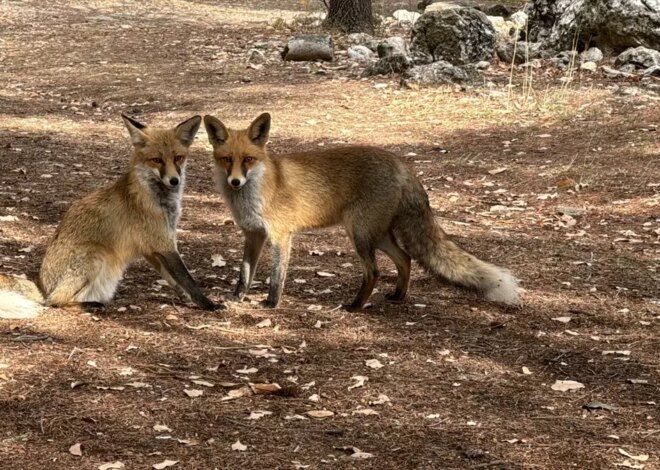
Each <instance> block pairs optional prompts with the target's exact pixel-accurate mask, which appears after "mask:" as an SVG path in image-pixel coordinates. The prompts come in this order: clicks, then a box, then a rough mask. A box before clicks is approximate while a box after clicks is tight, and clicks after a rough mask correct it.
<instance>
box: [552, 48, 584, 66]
mask: <svg viewBox="0 0 660 470" xmlns="http://www.w3.org/2000/svg"><path fill="white" fill-rule="evenodd" d="M577 57H578V54H577V52H576V51H561V52H560V53H559V54H557V55H556V56H555V57H553V58H552V65H554V66H555V67H557V68H558V69H565V68H567V67H570V66H573V67H577Z"/></svg>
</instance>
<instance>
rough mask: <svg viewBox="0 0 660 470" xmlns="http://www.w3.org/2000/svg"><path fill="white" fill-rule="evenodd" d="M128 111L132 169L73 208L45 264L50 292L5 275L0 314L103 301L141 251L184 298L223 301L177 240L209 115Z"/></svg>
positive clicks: (205, 304)
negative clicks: (200, 280) (209, 292)
mask: <svg viewBox="0 0 660 470" xmlns="http://www.w3.org/2000/svg"><path fill="white" fill-rule="evenodd" d="M122 118H123V120H124V123H125V124H126V128H127V129H128V132H129V134H130V137H131V141H132V143H133V147H134V150H133V156H132V158H131V162H130V166H129V170H128V172H127V173H126V174H124V176H122V177H121V178H120V179H119V180H118V181H117V182H115V183H114V184H112V185H110V186H108V187H106V188H103V189H99V190H97V191H95V192H94V193H92V194H90V195H88V196H86V197H84V198H83V199H81V200H79V201H76V202H74V203H73V204H72V205H71V207H70V208H69V210H68V211H67V212H66V214H65V215H64V218H63V219H62V222H61V223H60V225H59V227H58V228H57V231H56V232H55V236H54V237H53V239H52V241H51V242H50V244H49V246H48V248H47V250H46V254H45V256H44V259H43V263H42V265H41V271H40V273H39V291H40V293H41V295H43V298H39V292H37V289H36V288H31V287H30V284H31V283H29V281H25V280H21V279H16V278H11V277H8V276H4V275H0V318H26V317H31V316H35V315H37V314H38V313H39V311H40V309H41V305H40V304H44V305H46V306H54V307H68V306H73V305H79V306H81V307H83V308H91V307H99V306H101V305H100V304H105V303H107V302H109V301H110V300H111V299H112V297H113V296H114V293H115V290H116V288H117V284H118V283H119V281H120V280H121V278H122V275H123V273H124V270H125V269H126V268H127V266H128V265H129V263H131V262H132V261H134V260H135V259H136V258H139V257H144V258H146V260H147V261H148V262H149V263H151V265H153V267H154V268H156V270H157V271H158V272H159V273H160V275H161V276H162V277H163V279H165V280H166V281H167V282H168V283H169V284H170V286H171V287H172V288H173V289H174V290H175V291H176V292H177V294H178V295H179V296H180V297H181V298H182V299H184V300H186V301H188V300H191V299H192V300H193V301H194V302H195V303H196V304H197V305H199V306H200V307H201V308H203V309H206V310H212V309H215V308H216V307H217V306H216V305H215V304H214V303H213V302H212V301H211V300H210V299H208V298H207V297H206V296H205V295H204V294H203V293H202V291H201V290H200V289H199V287H198V286H197V284H196V283H195V281H194V280H193V278H192V277H191V275H190V273H189V272H188V270H187V269H186V266H185V265H184V263H183V261H182V260H181V257H180V256H179V253H178V251H177V244H176V226H177V223H178V221H179V216H180V215H181V196H182V194H183V185H184V180H185V168H186V160H187V156H188V148H189V147H190V145H191V144H192V142H193V139H194V138H195V134H196V133H197V130H198V129H199V126H200V124H201V121H202V118H201V117H200V116H195V117H192V118H190V119H188V120H187V121H184V122H183V123H181V124H179V125H178V126H176V127H175V128H174V129H156V128H151V127H147V126H145V125H144V124H141V123H139V122H138V121H136V120H134V119H131V118H129V117H128V116H124V115H122Z"/></svg>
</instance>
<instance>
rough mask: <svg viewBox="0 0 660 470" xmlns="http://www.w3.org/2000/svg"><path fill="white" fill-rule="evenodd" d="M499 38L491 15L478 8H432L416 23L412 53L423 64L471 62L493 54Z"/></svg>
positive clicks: (413, 31)
mask: <svg viewBox="0 0 660 470" xmlns="http://www.w3.org/2000/svg"><path fill="white" fill-rule="evenodd" d="M495 38H496V32H495V28H494V27H493V25H492V23H491V22H490V21H489V20H488V17H487V16H486V15H484V14H483V13H482V12H480V11H478V10H475V9H474V8H452V9H448V10H442V11H432V12H429V13H424V14H423V15H422V16H421V17H420V18H419V19H418V20H417V22H416V23H415V26H414V27H413V30H412V45H411V53H412V55H413V58H414V59H415V61H416V62H419V63H425V62H426V63H428V62H436V61H438V60H446V61H448V62H451V63H452V64H457V65H460V64H470V63H474V62H479V61H482V60H490V59H491V58H492V57H493V54H494V50H495Z"/></svg>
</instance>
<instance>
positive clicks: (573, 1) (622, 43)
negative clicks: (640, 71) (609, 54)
mask: <svg viewBox="0 0 660 470" xmlns="http://www.w3.org/2000/svg"><path fill="white" fill-rule="evenodd" d="M529 13H530V18H529V22H530V30H529V36H530V39H531V40H533V41H540V42H543V43H545V47H547V48H552V49H554V50H562V49H572V48H573V45H574V44H575V40H576V39H577V44H578V47H580V46H581V45H583V44H593V45H596V46H598V47H600V48H601V49H611V50H614V51H623V50H624V49H626V48H627V47H637V46H646V47H650V48H653V49H660V1H659V0H533V1H532V5H531V8H530V9H529Z"/></svg>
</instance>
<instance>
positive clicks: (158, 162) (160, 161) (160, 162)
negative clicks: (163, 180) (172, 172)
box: [151, 158, 163, 165]
mask: <svg viewBox="0 0 660 470" xmlns="http://www.w3.org/2000/svg"><path fill="white" fill-rule="evenodd" d="M151 161H152V162H153V163H155V164H157V165H162V164H163V159H162V158H152V159H151Z"/></svg>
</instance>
